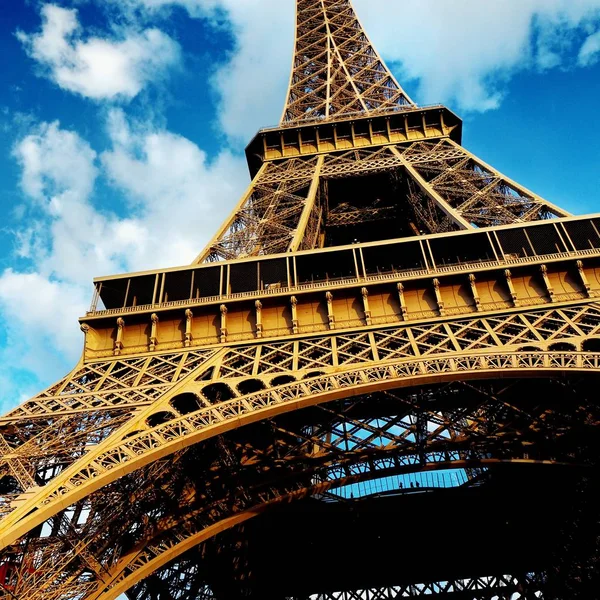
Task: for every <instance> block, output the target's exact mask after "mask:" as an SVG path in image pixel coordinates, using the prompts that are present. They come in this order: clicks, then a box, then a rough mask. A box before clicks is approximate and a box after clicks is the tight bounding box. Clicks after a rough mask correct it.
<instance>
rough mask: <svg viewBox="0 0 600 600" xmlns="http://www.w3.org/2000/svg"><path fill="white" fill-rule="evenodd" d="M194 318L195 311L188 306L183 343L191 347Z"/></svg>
mask: <svg viewBox="0 0 600 600" xmlns="http://www.w3.org/2000/svg"><path fill="white" fill-rule="evenodd" d="M193 319H194V313H193V312H192V311H191V310H190V309H189V308H188V309H187V310H186V311H185V340H184V342H183V345H184V346H185V347H186V348H189V347H190V346H191V345H192V322H193Z"/></svg>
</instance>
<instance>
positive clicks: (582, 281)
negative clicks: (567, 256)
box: [576, 260, 594, 298]
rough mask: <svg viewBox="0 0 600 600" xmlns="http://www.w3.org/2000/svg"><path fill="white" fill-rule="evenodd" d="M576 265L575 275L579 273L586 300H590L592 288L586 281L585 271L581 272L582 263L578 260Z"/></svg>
mask: <svg viewBox="0 0 600 600" xmlns="http://www.w3.org/2000/svg"><path fill="white" fill-rule="evenodd" d="M576 264H577V273H579V278H580V279H581V283H582V284H583V287H584V289H585V293H586V294H587V297H588V298H591V297H592V296H593V295H594V294H593V292H592V286H591V285H590V282H589V281H588V278H587V275H586V274H585V271H584V270H583V262H581V261H580V260H578V261H577V263H576Z"/></svg>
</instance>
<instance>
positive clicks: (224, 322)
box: [221, 304, 227, 344]
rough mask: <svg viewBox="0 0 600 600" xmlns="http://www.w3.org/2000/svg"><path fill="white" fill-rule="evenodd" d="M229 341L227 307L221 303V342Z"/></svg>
mask: <svg viewBox="0 0 600 600" xmlns="http://www.w3.org/2000/svg"><path fill="white" fill-rule="evenodd" d="M226 341H227V307H226V306H225V305H224V304H221V343H222V344H224V343H225V342H226Z"/></svg>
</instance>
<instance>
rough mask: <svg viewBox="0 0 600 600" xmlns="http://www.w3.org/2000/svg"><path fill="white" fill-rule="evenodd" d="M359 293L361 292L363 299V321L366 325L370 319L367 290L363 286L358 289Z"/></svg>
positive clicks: (369, 322)
mask: <svg viewBox="0 0 600 600" xmlns="http://www.w3.org/2000/svg"><path fill="white" fill-rule="evenodd" d="M360 293H361V295H362V299H363V308H364V311H365V322H366V324H367V325H371V323H372V319H371V309H370V308H369V290H368V289H367V288H366V287H364V288H362V290H360Z"/></svg>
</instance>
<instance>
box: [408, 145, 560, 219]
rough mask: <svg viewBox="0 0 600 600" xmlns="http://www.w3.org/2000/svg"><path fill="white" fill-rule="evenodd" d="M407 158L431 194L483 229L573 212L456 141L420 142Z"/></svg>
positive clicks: (412, 148) (414, 146) (411, 147)
mask: <svg viewBox="0 0 600 600" xmlns="http://www.w3.org/2000/svg"><path fill="white" fill-rule="evenodd" d="M402 156H403V158H404V159H405V160H406V162H407V163H408V164H409V165H410V166H411V167H412V168H413V169H414V171H415V172H416V173H417V174H418V175H419V176H420V177H421V178H422V179H423V181H424V182H426V184H427V190H426V191H428V192H429V193H430V196H432V197H434V198H441V199H442V201H443V202H445V203H446V204H447V205H448V206H449V207H450V208H451V209H452V210H453V211H454V212H455V213H456V214H457V215H458V216H459V217H461V218H462V219H464V221H466V222H467V223H470V224H472V225H475V226H477V227H492V226H496V225H509V224H511V223H522V222H527V221H537V220H542V219H550V218H554V217H564V216H568V213H567V212H565V211H563V210H561V209H559V208H558V207H556V206H554V205H552V204H550V203H549V202H547V201H546V200H544V199H542V198H540V197H539V196H537V195H535V194H533V193H531V192H529V191H528V190H526V189H525V188H523V187H522V186H520V185H519V184H517V183H515V182H514V181H512V180H510V179H508V178H507V177H505V176H503V175H502V174H501V173H499V172H498V171H496V170H495V169H494V168H492V167H490V166H489V165H486V164H485V163H484V162H482V161H480V160H479V159H478V158H477V157H475V156H474V155H473V154H471V153H470V152H468V151H467V150H465V149H464V148H462V147H461V146H460V145H458V144H456V143H455V142H453V141H452V140H442V141H439V142H418V143H415V144H413V145H411V146H410V148H408V150H406V151H404V152H403V153H402Z"/></svg>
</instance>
